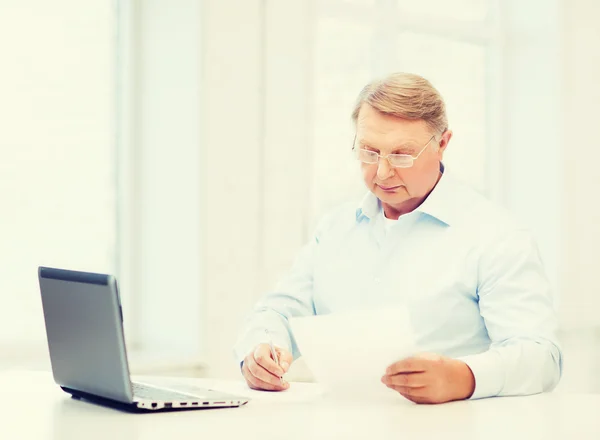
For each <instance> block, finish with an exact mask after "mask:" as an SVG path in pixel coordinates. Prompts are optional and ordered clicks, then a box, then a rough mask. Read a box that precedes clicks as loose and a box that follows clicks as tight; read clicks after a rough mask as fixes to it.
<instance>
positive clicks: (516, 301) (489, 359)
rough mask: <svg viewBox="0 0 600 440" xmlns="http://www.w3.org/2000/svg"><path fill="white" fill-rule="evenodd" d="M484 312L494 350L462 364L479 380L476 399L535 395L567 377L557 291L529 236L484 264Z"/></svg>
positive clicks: (519, 234)
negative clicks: (559, 332)
mask: <svg viewBox="0 0 600 440" xmlns="http://www.w3.org/2000/svg"><path fill="white" fill-rule="evenodd" d="M477 293H478V297H479V309H480V313H481V316H482V317H483V319H484V322H485V325H486V328H487V330H488V334H489V337H490V340H491V345H490V347H489V350H488V351H486V352H484V353H480V354H475V355H470V356H465V357H462V358H459V359H460V360H462V361H463V362H465V363H466V364H467V365H468V366H469V368H470V369H471V371H472V372H473V375H474V377H475V392H474V393H473V395H472V396H471V398H472V399H478V398H483V397H490V396H511V395H512V396H514V395H528V394H536V393H541V392H544V391H549V390H551V389H553V388H554V387H555V386H556V385H557V384H558V381H559V380H560V377H561V374H562V354H561V349H560V346H559V343H558V341H557V338H556V330H557V325H558V319H557V316H556V310H555V308H554V302H553V296H552V289H551V287H550V283H549V281H548V279H547V277H546V276H545V273H544V269H543V265H542V262H541V259H540V257H539V252H538V250H537V246H536V244H535V242H534V240H533V238H532V237H531V235H530V234H529V233H527V232H526V231H514V232H512V233H510V234H508V236H503V237H501V239H499V240H496V241H495V243H492V245H491V246H490V247H489V248H488V249H487V250H486V251H485V252H484V253H483V255H482V256H481V260H480V264H479V288H478V292H477Z"/></svg>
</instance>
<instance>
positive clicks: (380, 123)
mask: <svg viewBox="0 0 600 440" xmlns="http://www.w3.org/2000/svg"><path fill="white" fill-rule="evenodd" d="M433 135H435V139H433V140H431V142H430V143H429V145H428V146H427V148H425V150H424V151H423V152H422V153H421V155H420V156H419V158H418V159H416V160H415V161H414V163H413V166H412V167H411V168H394V167H392V166H391V165H390V163H389V162H388V160H387V159H381V158H380V159H379V163H374V164H367V163H361V169H362V173H363V179H364V181H365V185H367V188H369V190H371V192H372V193H373V194H375V195H376V196H377V198H378V199H379V200H381V202H382V203H383V205H384V208H387V206H386V205H389V207H392V208H393V209H395V210H397V211H400V213H401V214H403V213H406V212H409V211H412V209H414V208H416V207H417V206H418V205H420V204H421V203H422V201H423V200H424V198H425V197H426V196H427V195H428V194H429V192H431V190H432V189H433V187H434V186H435V184H436V183H437V181H438V178H439V175H440V174H439V171H440V161H441V160H442V156H443V153H444V150H445V148H446V145H447V144H448V142H449V141H450V138H451V136H452V132H450V131H446V132H445V133H444V134H443V135H440V134H439V133H433V132H432V131H431V129H430V128H429V127H428V126H427V124H426V123H425V121H423V120H417V121H410V120H407V119H400V118H396V117H393V116H388V115H384V114H382V113H380V112H378V111H377V110H375V109H374V108H373V107H371V106H370V105H368V104H363V106H362V107H361V109H360V113H359V115H358V120H357V121H356V145H355V148H364V149H367V150H372V151H375V152H377V153H379V154H380V155H382V156H386V155H388V154H390V153H400V154H410V155H411V156H413V157H415V156H417V154H419V152H420V151H421V150H422V149H423V147H424V146H425V145H426V144H427V142H428V141H429V140H430V139H431V137H432V136H433ZM438 141H439V142H438ZM387 213H388V211H387V210H386V214H387Z"/></svg>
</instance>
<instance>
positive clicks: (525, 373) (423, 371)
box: [235, 73, 562, 403]
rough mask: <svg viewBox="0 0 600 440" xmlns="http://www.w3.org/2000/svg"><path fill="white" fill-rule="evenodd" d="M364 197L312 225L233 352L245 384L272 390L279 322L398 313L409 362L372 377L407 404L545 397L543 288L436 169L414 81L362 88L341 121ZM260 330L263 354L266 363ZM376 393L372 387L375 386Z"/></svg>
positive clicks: (535, 261)
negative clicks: (411, 348)
mask: <svg viewBox="0 0 600 440" xmlns="http://www.w3.org/2000/svg"><path fill="white" fill-rule="evenodd" d="M352 119H353V121H354V123H355V127H356V137H355V142H354V145H353V149H354V152H355V153H356V157H357V159H358V160H359V161H360V163H361V170H362V175H363V179H364V182H365V185H366V186H367V188H368V190H369V191H368V193H367V194H366V196H365V197H364V198H363V199H362V201H361V202H360V203H356V204H352V205H346V206H341V207H340V208H338V209H336V210H334V211H333V212H331V213H330V214H329V215H327V216H326V217H325V218H324V219H323V220H322V221H321V223H320V225H319V226H318V228H317V231H316V233H315V236H314V238H313V239H312V240H311V241H310V243H308V244H307V245H306V246H305V248H304V249H303V250H302V252H301V254H300V256H299V257H298V259H297V261H296V263H295V265H294V266H293V268H292V270H291V272H290V273H289V274H288V275H287V277H285V278H284V279H283V280H282V282H281V283H280V285H279V286H278V288H277V289H276V291H275V292H273V293H271V294H269V295H267V296H266V297H265V298H264V299H263V300H262V301H261V302H260V303H259V304H258V305H257V307H256V308H255V310H254V312H253V313H252V314H251V315H250V316H249V317H248V319H247V321H246V325H245V328H244V331H243V332H242V334H241V336H240V339H239V341H238V342H237V344H236V347H235V353H236V356H237V357H238V360H239V361H240V362H241V365H242V374H243V375H244V378H245V379H246V381H247V383H248V385H249V386H250V387H252V388H254V389H261V390H271V391H278V390H285V389H287V388H288V387H289V384H288V383H287V382H286V381H285V380H283V379H282V376H283V374H284V373H285V372H286V371H287V370H288V368H289V366H290V364H291V363H292V362H293V360H294V359H296V358H297V357H299V356H300V353H299V351H298V348H297V346H296V342H295V340H294V336H293V334H292V333H291V331H290V327H289V324H288V319H289V318H291V317H296V316H308V315H315V314H317V315H319V314H327V313H335V312H336V311H342V310H344V311H345V310H360V309H361V308H373V307H386V306H390V307H391V306H398V305H402V306H406V307H407V308H408V310H409V312H410V316H411V322H412V325H413V327H414V330H415V335H416V337H417V342H418V346H419V348H420V349H421V350H422V351H423V354H419V355H416V356H414V357H411V358H408V359H404V360H401V361H399V362H397V363H395V364H393V365H390V366H389V367H388V368H387V369H386V370H385V371H382V372H381V373H382V379H381V380H382V382H383V384H385V385H386V386H388V387H390V388H392V389H394V390H396V391H398V392H399V393H400V394H402V395H403V396H405V397H406V398H408V399H410V400H412V401H414V402H417V403H442V402H448V401H452V400H460V399H468V398H471V399H475V398H482V397H489V396H501V395H502V396H506V395H525V394H533V393H540V392H543V391H547V390H551V389H552V388H554V387H555V386H556V384H557V383H558V381H559V379H560V376H561V369H562V357H561V351H560V348H559V345H558V343H557V340H556V336H555V331H556V324H557V320H556V315H555V311H554V308H553V304H552V295H551V290H550V286H549V282H548V280H547V278H546V276H545V275H544V270H543V267H542V263H541V261H540V257H539V254H538V250H537V247H536V244H535V243H534V241H533V239H532V237H531V235H530V234H529V233H528V232H527V231H526V230H524V229H523V228H521V227H520V226H519V225H518V224H517V223H515V222H514V221H513V220H512V219H511V217H510V216H509V215H508V214H507V212H505V211H504V210H502V209H501V208H500V207H498V206H495V205H493V204H492V203H490V202H489V201H487V200H486V199H485V198H484V197H482V196H481V195H480V194H478V193H476V192H475V191H473V190H471V189H470V188H468V187H467V186H465V185H464V184H462V183H461V182H459V181H458V180H457V179H455V178H454V177H453V176H452V173H451V170H447V169H445V167H444V165H443V163H442V159H443V156H444V152H445V151H446V148H447V147H448V144H449V143H450V140H451V139H452V131H450V130H448V123H447V118H446V111H445V104H444V102H443V100H442V98H441V96H440V94H439V93H438V91H437V90H436V89H435V88H434V87H433V86H432V85H431V84H430V83H429V82H428V81H427V80H426V79H424V78H422V77H420V76H417V75H412V74H405V73H398V74H392V75H390V76H388V77H387V78H384V79H383V80H380V81H375V82H372V83H370V84H368V85H367V86H366V87H365V88H364V89H363V90H362V91H361V93H360V95H359V97H358V100H357V102H356V106H355V108H354V111H353V113H352ZM265 329H267V330H268V331H269V333H270V334H271V335H272V337H273V340H274V341H275V343H276V345H277V352H278V353H277V355H278V357H279V360H280V364H279V365H278V364H277V363H275V362H274V360H273V358H272V356H271V353H270V346H269V345H268V344H267V339H266V338H265ZM382 386H383V385H382Z"/></svg>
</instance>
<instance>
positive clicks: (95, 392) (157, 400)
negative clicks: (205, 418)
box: [38, 267, 249, 412]
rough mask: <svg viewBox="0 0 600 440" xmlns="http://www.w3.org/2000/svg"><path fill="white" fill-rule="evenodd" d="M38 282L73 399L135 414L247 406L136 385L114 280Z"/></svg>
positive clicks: (85, 276)
mask: <svg viewBox="0 0 600 440" xmlns="http://www.w3.org/2000/svg"><path fill="white" fill-rule="evenodd" d="M38 278H39V283H40V292H41V295H42V307H43V311H44V320H45V324H46V335H47V338H48V348H49V351H50V362H51V366H52V373H53V376H54V381H55V382H56V383H57V384H58V385H59V386H60V387H61V388H62V389H63V390H64V391H66V392H67V393H70V394H71V395H72V396H73V397H75V398H80V399H85V400H90V401H93V402H97V403H101V404H106V405H110V406H114V407H117V408H120V409H125V410H131V411H134V412H147V411H167V410H181V409H199V408H223V407H239V406H242V405H245V404H246V403H248V401H249V399H248V398H247V397H241V396H235V395H230V394H227V393H222V392H219V391H215V390H209V389H200V388H195V387H194V388H185V389H184V388H182V389H179V388H177V387H175V386H173V387H171V386H169V387H168V388H165V387H159V386H153V385H152V384H148V383H135V382H132V381H131V378H130V375H129V364H128V361H127V350H126V347H125V338H124V331H123V313H122V308H121V301H120V297H119V291H118V288H117V280H116V279H115V277H114V276H112V275H104V274H98V273H88V272H78V271H73V270H64V269H55V268H49V267H40V268H39V269H38Z"/></svg>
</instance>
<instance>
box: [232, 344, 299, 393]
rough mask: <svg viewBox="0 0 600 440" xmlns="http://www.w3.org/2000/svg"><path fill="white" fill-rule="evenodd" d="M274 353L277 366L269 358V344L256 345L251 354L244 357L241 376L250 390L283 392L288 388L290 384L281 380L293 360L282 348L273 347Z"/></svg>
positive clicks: (271, 358)
mask: <svg viewBox="0 0 600 440" xmlns="http://www.w3.org/2000/svg"><path fill="white" fill-rule="evenodd" d="M275 351H276V352H277V357H278V358H279V365H277V364H276V363H275V361H274V360H273V357H272V356H271V348H270V347H269V344H260V345H258V346H257V347H256V349H255V350H254V351H253V352H252V353H250V354H249V355H248V356H246V358H245V359H244V364H243V365H242V374H243V375H244V379H246V382H247V383H248V386H249V387H250V388H252V389H255V390H266V391H283V390H287V389H288V388H289V387H290V384H289V383H287V382H286V381H285V380H284V379H283V375H284V374H285V373H287V371H288V370H289V368H290V364H291V363H292V361H293V360H294V358H293V356H292V354H291V353H290V352H289V351H287V350H284V349H282V348H279V347H275Z"/></svg>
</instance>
